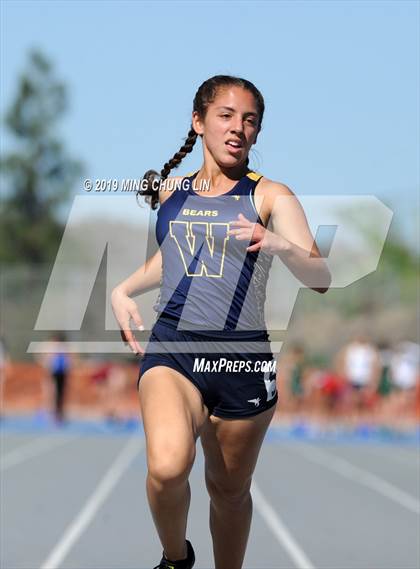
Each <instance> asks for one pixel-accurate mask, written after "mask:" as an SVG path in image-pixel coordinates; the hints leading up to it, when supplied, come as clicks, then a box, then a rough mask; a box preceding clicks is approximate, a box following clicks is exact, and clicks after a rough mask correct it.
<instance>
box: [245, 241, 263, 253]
mask: <svg viewBox="0 0 420 569" xmlns="http://www.w3.org/2000/svg"><path fill="white" fill-rule="evenodd" d="M260 248H261V241H258V243H255V244H254V245H250V246H249V247H247V248H246V250H247V251H258V249H260Z"/></svg>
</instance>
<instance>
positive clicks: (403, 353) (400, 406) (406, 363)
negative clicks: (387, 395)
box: [390, 342, 420, 422]
mask: <svg viewBox="0 0 420 569" xmlns="http://www.w3.org/2000/svg"><path fill="white" fill-rule="evenodd" d="M419 361H420V346H419V345H418V344H416V343H414V342H401V343H400V344H398V346H397V347H396V349H395V350H394V352H393V354H392V356H391V362H390V369H391V380H392V388H393V390H392V396H391V404H390V408H391V409H390V412H391V413H392V415H393V416H395V417H398V418H399V419H400V420H402V421H403V422H404V421H405V420H408V421H409V422H410V421H412V419H413V415H414V414H415V406H416V394H417V388H418V382H419Z"/></svg>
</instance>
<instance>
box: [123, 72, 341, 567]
mask: <svg viewBox="0 0 420 569" xmlns="http://www.w3.org/2000/svg"><path fill="white" fill-rule="evenodd" d="M263 114H264V100H263V97H262V95H261V93H260V92H259V91H258V89H257V88H256V87H255V86H254V85H253V84H252V83H250V82H249V81H247V80H245V79H240V78H237V77H231V76H225V75H217V76H215V77H212V78H210V79H208V80H207V81H205V82H204V83H203V84H202V85H201V86H200V88H199V89H198V91H197V93H196V96H195V98H194V105H193V113H192V124H191V129H190V131H189V133H188V137H187V139H186V141H185V144H184V145H183V146H182V147H181V149H180V150H179V152H177V153H176V154H175V155H174V157H173V158H172V159H171V160H170V161H169V162H167V163H166V164H165V165H164V167H163V169H162V170H161V173H160V178H159V177H158V174H157V172H154V171H150V170H149V171H148V172H147V173H146V174H145V179H147V180H148V187H147V189H146V190H144V191H142V192H141V193H142V195H145V196H146V201H148V202H149V203H150V205H151V207H152V208H153V209H155V208H156V207H157V205H158V204H159V206H160V207H159V211H158V218H157V225H156V236H157V240H158V243H159V250H158V252H157V253H156V254H155V255H154V256H153V257H152V258H151V259H149V260H148V261H147V262H146V263H145V264H144V265H143V266H142V267H140V268H139V269H138V270H137V271H136V272H135V273H133V274H132V275H131V276H130V277H129V278H127V279H126V280H125V281H123V282H122V283H121V284H119V285H118V286H117V287H116V288H115V289H114V290H113V291H112V307H113V310H114V314H115V316H116V319H117V321H118V323H119V326H120V328H121V335H122V338H123V340H124V341H126V342H128V343H129V345H130V347H131V348H132V350H133V351H135V352H136V353H139V354H140V353H142V354H144V355H143V357H142V360H141V364H140V373H139V381H138V392H139V399H140V405H141V413H142V420H143V423H144V430H145V436H146V450H147V465H148V473H147V481H146V490H147V496H148V501H149V505H150V508H151V512H152V516H153V519H154V523H155V526H156V529H157V531H158V534H159V538H160V541H161V543H162V546H163V556H162V560H161V561H160V564H159V565H157V566H156V567H155V568H154V569H191V568H192V567H193V565H194V562H195V554H194V550H193V547H192V545H191V543H190V541H188V540H186V528H187V515H188V510H189V505H190V496H191V494H190V485H189V481H188V477H189V473H190V471H191V469H192V466H193V463H194V459H195V455H196V441H197V439H198V438H199V437H200V439H201V444H202V447H203V451H204V456H205V482H206V487H207V491H208V494H209V496H210V531H211V535H212V539H213V552H214V560H215V567H216V569H241V567H242V564H243V560H244V556H245V550H246V545H247V541H248V537H249V532H250V525H251V518H252V499H251V494H250V487H251V480H252V475H253V472H254V469H255V466H256V462H257V458H258V454H259V451H260V447H261V444H262V442H263V439H264V436H265V433H266V431H267V428H268V426H269V423H270V421H271V419H272V417H273V414H274V411H275V406H276V402H277V391H276V384H275V371H273V367H272V366H271V367H270V365H269V364H270V363H272V361H273V355H272V353H271V352H270V347H269V337H268V333H267V330H266V326H265V320H264V300H265V286H266V281H267V277H268V272H269V268H270V264H271V261H272V259H273V257H274V256H278V257H279V258H280V259H281V260H282V261H283V262H284V263H285V264H286V265H287V267H288V268H289V269H290V270H291V271H292V272H293V274H294V275H295V276H296V277H297V278H298V279H299V280H300V281H301V282H302V283H303V284H304V285H306V286H308V287H310V288H313V289H314V290H316V291H318V292H321V293H323V292H325V291H326V290H327V289H328V287H329V285H330V274H329V271H328V269H327V267H326V265H325V262H324V260H323V259H322V258H321V256H320V253H319V250H318V248H317V246H316V244H315V242H314V239H313V237H312V235H311V232H310V230H309V227H308V224H307V221H306V217H305V214H304V212H303V210H302V207H301V205H300V203H299V201H298V200H297V199H296V197H295V196H294V194H293V192H292V191H291V190H290V189H289V188H288V187H287V186H285V185H284V184H280V183H277V182H273V181H271V180H268V179H267V178H265V177H263V176H261V175H260V174H257V173H255V172H252V171H250V170H249V169H248V167H247V165H248V154H249V151H250V149H251V146H252V145H253V144H255V143H256V141H257V136H258V133H259V132H260V129H261V124H262V119H263ZM197 137H200V138H201V140H202V146H203V154H204V163H203V165H202V166H201V168H200V169H199V170H198V171H197V172H196V173H194V174H193V175H190V176H187V177H184V178H168V175H169V173H170V171H171V170H172V169H174V168H176V167H177V166H178V165H179V164H180V163H181V161H182V159H183V158H184V157H185V156H186V154H187V153H189V152H191V150H192V148H193V146H194V144H195V142H196V139H197ZM162 180H165V184H166V185H165V184H162V183H157V182H162ZM209 182H210V186H209V187H208V185H207V186H206V185H205V183H207V184H208V183H209ZM200 189H202V190H203V191H200ZM204 189H206V190H207V191H204ZM156 190H158V191H156ZM279 197H280V198H282V199H280V200H277V198H279ZM284 198H288V199H284ZM276 200H277V201H276ZM279 204H280V206H281V207H279ZM269 220H270V226H268V222H269ZM268 227H270V229H269V228H268ZM159 285H160V295H159V298H158V301H157V303H156V305H155V307H154V308H155V310H156V312H157V313H158V318H157V321H156V323H155V324H154V326H153V329H152V333H151V336H150V340H149V343H148V345H147V350H146V353H144V350H143V349H142V347H141V346H140V345H139V343H138V342H137V340H136V338H135V337H134V335H133V332H132V330H131V328H130V320H131V319H132V320H133V321H134V323H135V325H136V326H137V328H138V329H140V330H142V329H144V328H143V323H142V319H141V317H140V314H139V312H138V310H137V306H136V304H135V302H134V300H133V299H132V298H131V296H133V295H135V294H139V293H142V292H145V291H147V290H151V289H153V288H156V287H157V286H159ZM194 345H195V346H196V347H194ZM262 562H263V560H262Z"/></svg>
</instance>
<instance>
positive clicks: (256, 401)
mask: <svg viewBox="0 0 420 569" xmlns="http://www.w3.org/2000/svg"><path fill="white" fill-rule="evenodd" d="M260 401H261V399H260V398H259V397H257V398H256V399H248V403H253V404H254V405H255V407H258V406H259V404H260Z"/></svg>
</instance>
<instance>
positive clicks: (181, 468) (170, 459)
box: [148, 450, 195, 489]
mask: <svg viewBox="0 0 420 569" xmlns="http://www.w3.org/2000/svg"><path fill="white" fill-rule="evenodd" d="M194 458H195V452H194V451H193V450H191V451H190V452H187V453H177V454H176V455H171V454H168V453H159V454H154V455H151V456H150V457H149V458H148V474H149V477H150V478H151V479H152V480H153V482H154V483H155V485H156V486H158V487H159V488H161V489H163V488H176V487H177V486H179V485H180V484H182V483H184V482H186V481H187V480H188V476H189V474H190V472H191V469H192V467H193V464H194Z"/></svg>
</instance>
